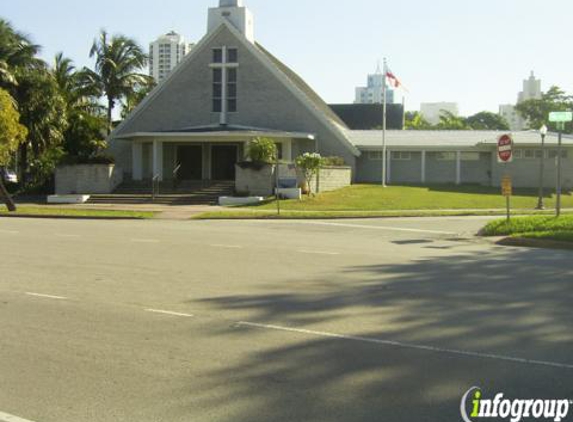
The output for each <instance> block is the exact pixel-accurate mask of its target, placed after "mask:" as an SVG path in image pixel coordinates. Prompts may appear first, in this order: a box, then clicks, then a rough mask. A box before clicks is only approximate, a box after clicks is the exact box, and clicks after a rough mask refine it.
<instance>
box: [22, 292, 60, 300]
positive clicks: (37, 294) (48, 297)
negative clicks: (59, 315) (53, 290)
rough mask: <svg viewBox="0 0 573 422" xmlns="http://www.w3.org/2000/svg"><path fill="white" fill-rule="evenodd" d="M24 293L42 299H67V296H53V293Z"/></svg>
mask: <svg viewBox="0 0 573 422" xmlns="http://www.w3.org/2000/svg"><path fill="white" fill-rule="evenodd" d="M26 294H27V295H28V296H34V297H41V298H44V299H55V300H67V299H68V298H67V297H64V296H54V295H47V294H43V293H34V292H26Z"/></svg>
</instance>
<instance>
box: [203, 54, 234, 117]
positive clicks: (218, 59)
mask: <svg viewBox="0 0 573 422" xmlns="http://www.w3.org/2000/svg"><path fill="white" fill-rule="evenodd" d="M237 55H238V53H237V49H236V48H229V47H227V46H222V47H218V48H214V49H213V63H211V64H210V67H211V69H213V70H216V69H218V70H220V84H221V96H220V101H221V109H220V120H219V123H220V124H221V125H226V124H227V122H228V113H229V112H234V111H236V110H229V102H230V101H232V100H234V101H236V96H237V92H236V84H237V81H236V69H237V68H238V67H239V63H238V56H237ZM232 69H235V73H234V76H235V80H231V78H230V74H231V72H230V70H232ZM218 76H219V75H218V73H216V72H213V102H214V103H215V101H218V97H217V96H216V95H215V94H216V92H215V91H216V89H218V88H216V86H217V84H218V81H217V78H218ZM232 87H234V91H235V92H234V93H233V92H231V93H230V92H229V90H230V89H232ZM230 94H232V95H230ZM234 108H235V109H236V106H235V107H234ZM213 111H216V110H215V109H214V110H213Z"/></svg>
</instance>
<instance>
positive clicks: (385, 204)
mask: <svg viewBox="0 0 573 422" xmlns="http://www.w3.org/2000/svg"><path fill="white" fill-rule="evenodd" d="M515 193H516V195H515V196H514V197H513V198H512V207H513V208H516V209H531V210H533V209H535V206H536V205H537V192H536V190H534V189H531V190H527V189H525V190H516V192H515ZM562 199H563V207H564V208H570V207H573V195H570V194H567V195H564V196H563V198H562ZM545 205H546V206H547V207H548V208H550V207H552V206H554V205H555V198H554V197H553V196H547V198H546V199H545ZM248 208H251V209H259V210H274V209H276V204H275V201H269V202H266V203H264V204H262V205H257V206H251V207H248ZM282 208H283V209H284V210H290V211H361V212H362V211H395V210H463V209H472V210H473V209H481V210H483V209H503V208H505V198H504V197H503V196H501V190H500V189H499V188H491V187H484V186H449V185H447V186H446V185H445V186H429V187H427V186H426V187H412V186H390V187H387V188H382V187H381V186H376V185H353V186H350V187H347V188H344V189H340V190H337V191H334V192H327V193H323V194H320V195H317V196H316V197H313V198H305V199H303V200H302V201H296V200H294V201H293V200H291V201H282Z"/></svg>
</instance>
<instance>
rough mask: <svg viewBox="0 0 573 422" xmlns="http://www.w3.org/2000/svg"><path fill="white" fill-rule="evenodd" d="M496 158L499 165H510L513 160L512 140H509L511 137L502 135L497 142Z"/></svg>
mask: <svg viewBox="0 0 573 422" xmlns="http://www.w3.org/2000/svg"><path fill="white" fill-rule="evenodd" d="M497 158H498V160H499V162H500V163H511V161H512V160H513V139H511V135H502V136H501V137H500V138H499V140H498V141H497Z"/></svg>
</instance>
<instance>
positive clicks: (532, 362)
mask: <svg viewBox="0 0 573 422" xmlns="http://www.w3.org/2000/svg"><path fill="white" fill-rule="evenodd" d="M237 325H238V326H244V327H251V328H259V329H266V330H275V331H286V332H290V333H298V334H306V335H312V336H319V337H327V338H333V339H338V340H350V341H359V342H362V343H372V344H378V345H382V346H391V347H397V348H402V349H412V350H421V351H425V352H432V353H441V354H449V355H457V356H466V357H472V358H479V359H492V360H499V361H505V362H513V363H519V364H526V365H534V366H548V367H552V368H561V369H573V364H567V363H558V362H549V361H543V360H532V359H523V358H516V357H512V356H504V355H496V354H491V353H479V352H468V351H464V350H455V349H445V348H440V347H433V346H424V345H420V344H412V343H402V342H399V341H391V340H380V339H376V338H372V337H362V336H352V335H344V334H335V333H328V332H324V331H314V330H305V329H301V328H289V327H281V326H278V325H268V324H257V323H253V322H245V321H241V322H239V323H237Z"/></svg>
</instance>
